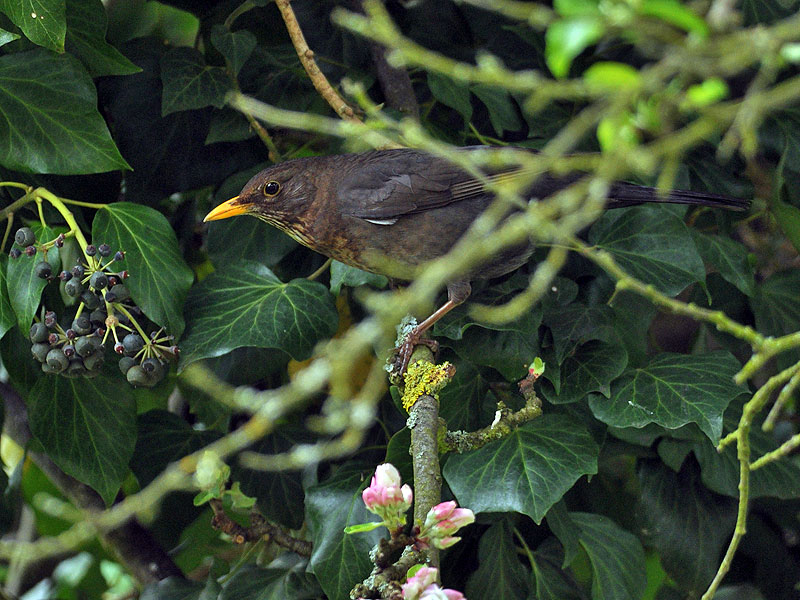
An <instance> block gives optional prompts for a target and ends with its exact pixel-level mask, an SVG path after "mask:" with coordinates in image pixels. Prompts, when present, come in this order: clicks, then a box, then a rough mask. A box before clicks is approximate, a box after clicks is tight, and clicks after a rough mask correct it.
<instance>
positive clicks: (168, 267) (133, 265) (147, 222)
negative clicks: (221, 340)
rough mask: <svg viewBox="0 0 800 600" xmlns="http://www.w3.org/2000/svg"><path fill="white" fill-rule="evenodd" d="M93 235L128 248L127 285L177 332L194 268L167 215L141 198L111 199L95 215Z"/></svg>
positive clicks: (153, 318)
mask: <svg viewBox="0 0 800 600" xmlns="http://www.w3.org/2000/svg"><path fill="white" fill-rule="evenodd" d="M92 240H94V241H95V243H97V244H101V243H106V244H109V245H110V246H111V247H112V248H113V249H119V250H123V251H124V252H125V260H124V262H123V263H122V265H123V266H122V267H120V268H124V269H126V270H127V271H128V273H129V275H130V276H129V278H128V279H127V280H126V281H125V285H126V286H127V287H128V289H129V290H130V292H131V297H132V298H133V300H134V301H135V302H136V304H137V306H139V308H141V309H142V310H143V311H144V314H146V315H147V316H148V318H149V319H150V320H151V321H153V322H154V323H157V324H158V325H163V326H165V327H167V329H168V331H169V333H171V334H172V335H174V336H175V337H176V338H177V337H179V336H180V335H181V333H182V332H183V327H184V321H183V304H184V299H185V298H186V294H187V292H188V291H189V287H190V286H191V285H192V281H194V273H193V272H192V270H191V269H190V268H189V267H188V266H187V265H186V262H185V261H184V260H183V257H182V256H181V253H180V249H179V248H178V239H177V238H176V237H175V231H174V230H173V229H172V226H171V225H170V224H169V221H167V219H166V217H164V215H162V214H161V213H160V212H158V211H157V210H155V209H152V208H149V207H147V206H142V205H141V204H131V203H130V202H116V203H114V204H107V205H105V206H104V207H103V208H102V210H98V211H97V214H96V215H95V217H94V221H93V222H92Z"/></svg>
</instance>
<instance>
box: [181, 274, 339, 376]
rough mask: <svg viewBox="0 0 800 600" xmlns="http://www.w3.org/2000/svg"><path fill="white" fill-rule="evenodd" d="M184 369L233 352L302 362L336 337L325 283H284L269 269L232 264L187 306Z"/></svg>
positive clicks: (203, 285)
mask: <svg viewBox="0 0 800 600" xmlns="http://www.w3.org/2000/svg"><path fill="white" fill-rule="evenodd" d="M186 317H187V328H186V335H185V336H184V338H183V341H182V343H181V348H182V356H181V368H183V367H185V366H186V365H188V364H190V363H192V362H194V361H196V360H200V359H201V358H209V357H212V356H220V355H221V354H225V353H226V352H230V351H231V350H233V349H234V348H241V347H245V346H253V347H258V348H277V349H279V350H283V351H284V352H287V353H288V354H290V355H291V356H292V358H295V359H297V360H304V359H306V358H308V357H309V355H310V354H311V350H312V349H313V348H314V344H316V343H317V342H318V341H319V340H321V339H324V338H327V337H330V336H332V335H333V334H334V333H335V332H336V326H337V323H338V320H339V316H338V314H337V312H336V307H335V305H334V303H333V299H332V297H331V294H330V292H329V291H328V290H327V289H325V286H323V285H322V284H321V283H317V282H315V281H308V280H306V279H295V280H293V281H291V282H290V283H282V282H281V281H280V280H279V279H278V278H277V277H276V276H275V275H274V274H273V273H272V271H270V270H269V269H268V268H267V267H265V266H264V265H261V264H258V263H254V262H251V261H244V260H242V261H239V262H237V263H231V264H229V265H227V266H226V267H225V269H224V270H223V271H218V272H216V273H213V274H212V275H210V276H209V277H207V278H206V279H205V280H203V282H201V283H200V284H198V285H196V286H194V287H193V288H192V290H191V292H190V293H189V297H188V299H187V300H186Z"/></svg>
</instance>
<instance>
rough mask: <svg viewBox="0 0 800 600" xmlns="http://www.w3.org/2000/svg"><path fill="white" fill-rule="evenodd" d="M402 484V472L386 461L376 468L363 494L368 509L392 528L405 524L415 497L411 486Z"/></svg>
mask: <svg viewBox="0 0 800 600" xmlns="http://www.w3.org/2000/svg"><path fill="white" fill-rule="evenodd" d="M400 484H401V481H400V473H399V472H398V471H397V469H396V468H395V467H394V466H393V465H391V464H389V463H384V464H382V465H378V468H377V469H375V475H373V476H372V481H371V482H370V485H369V487H368V488H366V489H365V490H364V491H363V492H362V494H361V497H362V498H363V500H364V505H365V506H366V507H367V510H368V511H370V512H373V513H375V514H376V515H378V516H379V517H381V518H382V519H383V523H384V525H386V527H388V528H389V529H390V530H393V529H397V528H398V527H402V526H403V525H404V524H405V522H406V517H405V513H406V511H408V509H409V508H410V507H411V501H412V500H413V498H414V494H413V492H412V491H411V488H410V487H409V486H408V485H403V486H401V485H400Z"/></svg>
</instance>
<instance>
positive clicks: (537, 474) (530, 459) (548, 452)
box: [443, 414, 599, 523]
mask: <svg viewBox="0 0 800 600" xmlns="http://www.w3.org/2000/svg"><path fill="white" fill-rule="evenodd" d="M598 452H599V450H598V447H597V444H596V443H595V441H594V440H593V439H592V437H591V436H590V435H589V432H588V431H586V428H585V427H584V426H583V425H582V424H581V423H579V422H577V421H574V420H573V419H571V418H568V417H565V416H563V415H554V414H552V415H551V414H546V415H544V416H542V417H540V418H538V419H536V420H534V421H531V422H530V423H526V424H525V425H523V426H522V427H520V428H519V429H517V430H515V431H514V432H513V433H512V434H511V435H509V436H507V437H505V438H503V439H502V440H500V441H497V442H492V443H491V444H488V445H486V446H484V447H483V448H480V449H478V450H475V451H473V452H467V453H464V454H460V455H456V456H451V457H450V458H449V459H448V461H447V463H446V464H445V467H444V471H443V475H444V478H445V480H446V481H447V484H448V485H449V486H450V489H451V490H452V491H453V493H454V494H455V496H456V498H457V499H458V502H459V504H460V505H461V506H467V507H469V508H470V509H472V510H473V511H475V512H476V513H479V512H503V511H509V510H513V511H517V512H521V513H523V514H526V515H528V516H529V517H531V518H532V519H533V520H534V521H536V522H537V523H540V522H541V520H542V518H543V517H544V516H545V514H547V511H548V510H550V507H551V506H553V504H555V503H556V502H558V500H559V499H561V497H562V496H563V495H564V493H566V491H567V490H569V489H570V488H571V487H572V485H573V484H574V483H575V481H577V480H578V478H580V477H581V476H582V475H588V474H593V473H597V455H598Z"/></svg>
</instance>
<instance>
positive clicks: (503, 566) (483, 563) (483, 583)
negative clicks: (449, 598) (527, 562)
mask: <svg viewBox="0 0 800 600" xmlns="http://www.w3.org/2000/svg"><path fill="white" fill-rule="evenodd" d="M478 563H479V564H478V568H477V569H475V571H474V572H473V573H472V575H470V577H469V579H468V580H467V586H466V589H465V590H464V593H465V595H466V597H467V598H503V599H504V600H505V599H509V600H514V599H515V598H518V599H519V600H524V599H525V598H528V597H529V595H530V591H531V590H530V587H531V585H530V584H531V582H530V575H529V573H528V572H527V571H526V570H525V568H524V567H523V566H522V563H521V562H520V561H519V558H517V548H516V546H514V533H513V532H512V530H511V526H510V525H509V523H508V519H503V520H501V521H498V522H497V523H495V524H494V525H492V526H491V527H490V528H489V529H488V530H487V531H486V533H484V534H483V536H482V537H481V541H480V543H479V545H478Z"/></svg>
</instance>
